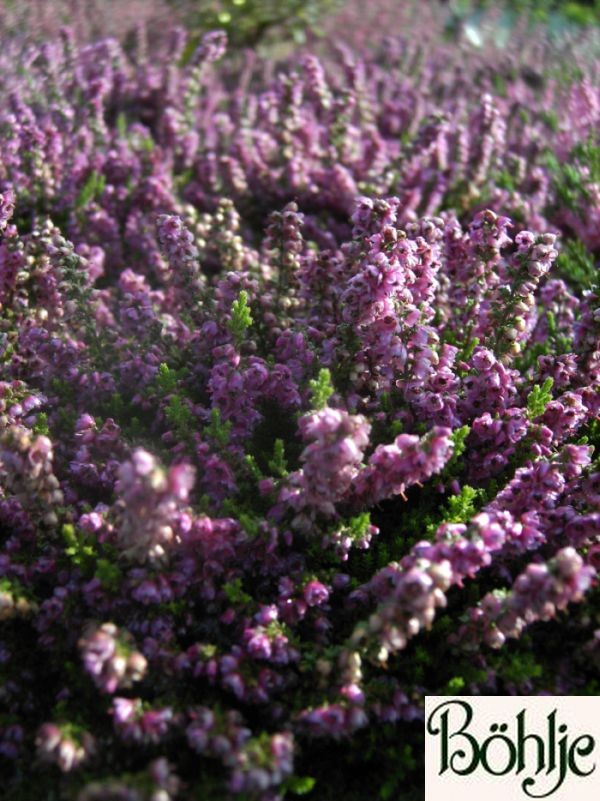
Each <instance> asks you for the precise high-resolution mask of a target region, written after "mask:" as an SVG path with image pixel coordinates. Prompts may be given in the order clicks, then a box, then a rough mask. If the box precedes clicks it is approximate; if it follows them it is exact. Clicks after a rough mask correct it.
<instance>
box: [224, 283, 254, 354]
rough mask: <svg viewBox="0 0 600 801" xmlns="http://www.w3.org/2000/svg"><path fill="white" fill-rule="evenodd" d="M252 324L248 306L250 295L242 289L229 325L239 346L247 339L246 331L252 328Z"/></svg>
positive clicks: (233, 305)
mask: <svg viewBox="0 0 600 801" xmlns="http://www.w3.org/2000/svg"><path fill="white" fill-rule="evenodd" d="M252 322H253V320H252V315H251V313H250V307H249V306H248V293H247V292H246V290H245V289H242V291H241V292H240V294H239V296H238V299H237V300H234V301H233V304H232V306H231V319H230V320H229V323H228V328H229V330H230V331H231V333H232V334H233V337H234V339H235V341H236V344H237V345H241V343H242V342H243V341H244V339H245V338H246V331H247V330H248V329H249V328H250V326H251V325H252Z"/></svg>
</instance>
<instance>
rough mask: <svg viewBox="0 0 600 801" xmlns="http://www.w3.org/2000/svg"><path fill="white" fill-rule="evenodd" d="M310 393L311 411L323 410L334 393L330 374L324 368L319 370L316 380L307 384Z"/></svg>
mask: <svg viewBox="0 0 600 801" xmlns="http://www.w3.org/2000/svg"><path fill="white" fill-rule="evenodd" d="M309 386H310V392H311V405H312V407H313V409H324V408H325V407H326V406H327V402H328V401H329V398H330V397H331V396H332V395H333V393H334V392H335V390H334V388H333V384H332V383H331V373H330V372H329V370H328V369H327V368H326V367H323V368H322V369H321V370H319V375H318V376H317V378H316V379H314V380H311V381H310V382H309Z"/></svg>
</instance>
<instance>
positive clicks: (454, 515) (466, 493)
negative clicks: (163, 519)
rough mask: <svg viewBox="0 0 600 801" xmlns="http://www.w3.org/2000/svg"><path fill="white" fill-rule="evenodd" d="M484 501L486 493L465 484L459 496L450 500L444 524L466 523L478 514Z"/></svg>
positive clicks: (454, 496)
mask: <svg viewBox="0 0 600 801" xmlns="http://www.w3.org/2000/svg"><path fill="white" fill-rule="evenodd" d="M484 501H485V492H484V491H483V490H482V489H474V488H473V487H470V486H469V485H468V484H465V486H464V487H462V489H461V491H460V492H459V494H458V495H453V496H452V497H450V498H448V504H447V512H446V514H445V515H444V522H446V523H466V522H467V520H470V519H471V518H472V517H473V516H474V515H475V514H476V513H477V511H478V508H479V506H480V505H481V504H482V503H483V502H484Z"/></svg>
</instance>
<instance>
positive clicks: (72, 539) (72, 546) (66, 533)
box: [62, 523, 96, 573]
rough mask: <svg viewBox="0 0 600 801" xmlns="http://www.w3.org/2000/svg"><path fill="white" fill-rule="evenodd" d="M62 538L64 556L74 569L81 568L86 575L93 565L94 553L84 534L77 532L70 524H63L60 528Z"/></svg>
mask: <svg viewBox="0 0 600 801" xmlns="http://www.w3.org/2000/svg"><path fill="white" fill-rule="evenodd" d="M62 536H63V540H64V543H65V554H66V556H68V557H69V559H70V561H71V562H72V563H73V564H74V565H75V566H76V567H79V568H81V569H82V570H83V571H84V572H86V573H87V572H89V570H90V569H91V568H92V565H93V564H94V561H95V558H96V553H95V551H94V547H93V546H92V545H91V543H90V542H88V539H87V537H86V536H85V534H83V532H80V531H77V529H76V528H75V526H74V525H72V524H71V523H65V524H64V525H63V527H62Z"/></svg>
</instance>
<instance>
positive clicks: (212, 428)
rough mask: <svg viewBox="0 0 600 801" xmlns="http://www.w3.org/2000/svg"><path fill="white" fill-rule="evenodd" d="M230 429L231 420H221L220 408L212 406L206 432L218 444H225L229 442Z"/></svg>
mask: <svg viewBox="0 0 600 801" xmlns="http://www.w3.org/2000/svg"><path fill="white" fill-rule="evenodd" d="M230 431H231V422H230V421H229V420H227V421H226V422H223V421H222V420H221V410H220V409H219V408H218V407H217V406H214V407H213V408H212V409H211V410H210V423H209V425H208V426H207V427H206V434H207V436H209V437H210V438H211V439H213V440H214V441H215V442H216V443H218V444H219V445H223V446H225V445H227V444H228V443H229V434H230Z"/></svg>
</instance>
